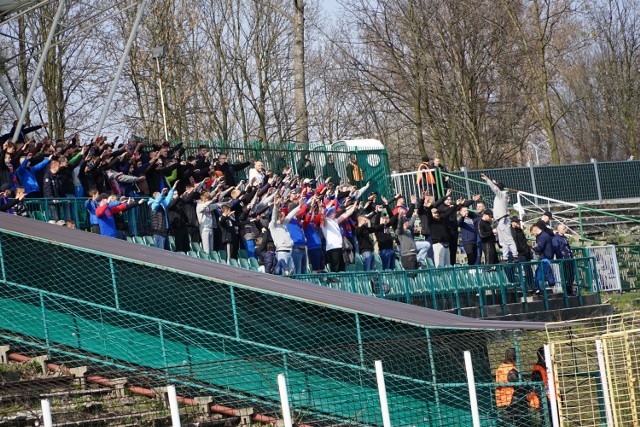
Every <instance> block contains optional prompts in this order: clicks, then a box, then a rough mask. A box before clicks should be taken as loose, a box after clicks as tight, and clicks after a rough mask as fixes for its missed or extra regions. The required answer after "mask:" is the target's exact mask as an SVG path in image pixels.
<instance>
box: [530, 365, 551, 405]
mask: <svg viewBox="0 0 640 427" xmlns="http://www.w3.org/2000/svg"><path fill="white" fill-rule="evenodd" d="M536 371H537V372H540V376H541V377H542V381H543V382H544V389H545V390H546V391H547V399H548V398H549V378H547V369H546V368H545V367H544V366H542V365H539V364H537V363H536V364H535V365H533V372H536Z"/></svg>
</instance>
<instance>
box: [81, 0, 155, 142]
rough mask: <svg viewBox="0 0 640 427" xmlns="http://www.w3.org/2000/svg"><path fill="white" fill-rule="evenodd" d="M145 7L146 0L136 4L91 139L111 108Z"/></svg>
mask: <svg viewBox="0 0 640 427" xmlns="http://www.w3.org/2000/svg"><path fill="white" fill-rule="evenodd" d="M146 7H147V0H142V2H141V3H140V6H138V13H137V14H136V19H135V21H134V22H133V28H131V33H130V34H129V40H127V44H126V45H125V47H124V52H123V53H122V57H121V58H120V64H118V69H117V70H116V75H115V76H114V78H113V81H112V82H111V88H110V89H109V95H107V101H106V102H105V104H104V105H103V106H102V114H100V120H99V121H98V126H97V127H96V133H95V134H94V137H93V139H94V140H95V139H96V138H98V137H99V136H100V132H102V127H103V126H104V122H105V120H107V114H109V108H111V102H112V101H113V96H114V95H115V93H116V89H117V88H118V83H119V82H120V76H121V75H122V70H123V69H124V64H125V62H126V60H127V57H128V56H129V52H131V46H133V42H134V41H135V39H136V36H137V35H138V28H139V27H140V21H142V15H143V13H144V10H145V8H146Z"/></svg>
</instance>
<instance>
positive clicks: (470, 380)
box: [464, 351, 480, 427]
mask: <svg viewBox="0 0 640 427" xmlns="http://www.w3.org/2000/svg"><path fill="white" fill-rule="evenodd" d="M464 365H465V367H466V369H467V385H468V386H469V403H470V404H471V420H472V422H473V427H480V411H478V397H477V396H476V380H475V378H474V376H473V362H472V361H471V353H470V352H468V351H465V352H464Z"/></svg>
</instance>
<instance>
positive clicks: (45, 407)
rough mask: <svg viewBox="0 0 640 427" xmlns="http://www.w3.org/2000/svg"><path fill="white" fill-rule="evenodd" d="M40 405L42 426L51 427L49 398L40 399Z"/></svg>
mask: <svg viewBox="0 0 640 427" xmlns="http://www.w3.org/2000/svg"><path fill="white" fill-rule="evenodd" d="M40 406H41V407H42V423H43V425H44V427H53V418H51V403H50V402H49V399H42V400H41V401H40Z"/></svg>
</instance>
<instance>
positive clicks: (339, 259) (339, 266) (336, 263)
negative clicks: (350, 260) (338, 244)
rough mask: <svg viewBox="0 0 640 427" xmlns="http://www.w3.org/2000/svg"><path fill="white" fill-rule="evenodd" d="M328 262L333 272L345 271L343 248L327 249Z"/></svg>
mask: <svg viewBox="0 0 640 427" xmlns="http://www.w3.org/2000/svg"><path fill="white" fill-rule="evenodd" d="M327 262H328V263H329V266H330V267H331V272H332V273H338V272H341V271H345V265H344V257H343V255H342V248H336V249H331V250H329V251H327Z"/></svg>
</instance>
